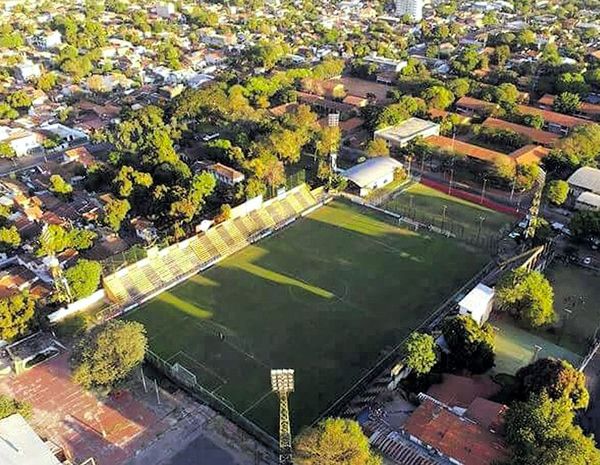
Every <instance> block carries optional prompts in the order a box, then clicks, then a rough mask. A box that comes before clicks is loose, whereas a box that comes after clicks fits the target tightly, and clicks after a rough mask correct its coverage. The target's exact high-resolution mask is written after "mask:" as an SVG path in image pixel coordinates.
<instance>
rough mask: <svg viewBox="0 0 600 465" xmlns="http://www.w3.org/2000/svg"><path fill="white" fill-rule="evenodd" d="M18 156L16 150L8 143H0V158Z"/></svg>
mask: <svg viewBox="0 0 600 465" xmlns="http://www.w3.org/2000/svg"><path fill="white" fill-rule="evenodd" d="M16 156H17V154H16V152H15V151H14V149H13V148H12V147H11V146H10V144H7V143H6V142H0V158H15V157H16Z"/></svg>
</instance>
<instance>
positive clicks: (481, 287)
mask: <svg viewBox="0 0 600 465" xmlns="http://www.w3.org/2000/svg"><path fill="white" fill-rule="evenodd" d="M493 305H494V289H492V288H490V287H487V286H486V285H485V284H482V283H479V284H478V285H477V286H475V288H474V289H471V291H470V292H469V293H468V294H467V295H466V296H464V297H463V299H462V300H461V301H460V302H459V303H458V308H459V314H461V315H469V316H470V317H471V318H473V320H475V321H476V322H477V324H478V325H482V324H483V323H485V322H486V321H487V320H488V318H489V317H490V313H491V312H492V307H493Z"/></svg>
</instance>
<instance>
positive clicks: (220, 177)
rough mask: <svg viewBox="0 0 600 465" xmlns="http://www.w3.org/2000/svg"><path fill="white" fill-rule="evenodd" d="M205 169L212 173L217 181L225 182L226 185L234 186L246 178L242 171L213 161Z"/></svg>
mask: <svg viewBox="0 0 600 465" xmlns="http://www.w3.org/2000/svg"><path fill="white" fill-rule="evenodd" d="M207 169H208V172H210V173H212V174H213V175H214V176H215V178H217V181H219V182H221V183H223V184H227V185H228V186H235V185H236V184H238V183H240V182H242V181H243V180H244V179H245V178H246V177H245V176H244V173H240V172H239V171H238V170H235V169H233V168H230V167H229V166H226V165H223V164H222V163H214V164H212V165H210V166H208V168H207Z"/></svg>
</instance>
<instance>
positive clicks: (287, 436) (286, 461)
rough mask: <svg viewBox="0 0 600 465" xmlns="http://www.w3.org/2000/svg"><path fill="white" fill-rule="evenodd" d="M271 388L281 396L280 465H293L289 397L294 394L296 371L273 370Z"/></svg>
mask: <svg viewBox="0 0 600 465" xmlns="http://www.w3.org/2000/svg"><path fill="white" fill-rule="evenodd" d="M271 386H272V388H273V391H274V392H276V393H277V395H278V396H279V464H280V465H293V461H292V431H291V427H290V409H289V405H288V396H289V394H290V393H291V392H294V370H290V369H283V370H271Z"/></svg>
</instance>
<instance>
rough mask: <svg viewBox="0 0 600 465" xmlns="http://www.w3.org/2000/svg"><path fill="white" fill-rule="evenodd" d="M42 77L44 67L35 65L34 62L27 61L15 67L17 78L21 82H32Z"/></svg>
mask: <svg viewBox="0 0 600 465" xmlns="http://www.w3.org/2000/svg"><path fill="white" fill-rule="evenodd" d="M41 75H42V67H41V66H40V65H39V64H37V63H33V62H32V61H29V60H25V61H23V62H22V63H19V64H18V65H16V66H15V77H16V78H17V79H20V80H21V81H31V80H32V79H37V78H39V77H40V76H41Z"/></svg>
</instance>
